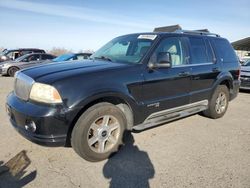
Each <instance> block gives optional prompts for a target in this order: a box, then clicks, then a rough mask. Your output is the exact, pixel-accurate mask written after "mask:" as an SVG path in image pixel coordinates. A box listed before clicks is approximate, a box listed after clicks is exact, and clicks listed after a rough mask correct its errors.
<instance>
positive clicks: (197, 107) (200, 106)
mask: <svg viewBox="0 0 250 188" xmlns="http://www.w3.org/2000/svg"><path fill="white" fill-rule="evenodd" d="M207 108H208V100H203V101H199V102H195V103H191V104H187V105H184V106H179V107H176V108H171V109H167V110H163V111H159V112H155V113H153V114H151V115H149V116H148V117H147V118H146V119H145V121H144V122H143V123H141V124H139V125H135V126H134V127H133V130H137V131H141V130H144V129H148V128H151V127H155V126H157V125H160V124H162V123H167V122H169V121H173V120H176V119H180V118H183V117H186V116H189V115H192V114H196V113H198V112H201V111H204V110H206V109H207Z"/></svg>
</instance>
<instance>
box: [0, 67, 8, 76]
mask: <svg viewBox="0 0 250 188" xmlns="http://www.w3.org/2000/svg"><path fill="white" fill-rule="evenodd" d="M0 69H1V70H0V74H2V75H7V74H8V73H7V72H8V69H7V68H0Z"/></svg>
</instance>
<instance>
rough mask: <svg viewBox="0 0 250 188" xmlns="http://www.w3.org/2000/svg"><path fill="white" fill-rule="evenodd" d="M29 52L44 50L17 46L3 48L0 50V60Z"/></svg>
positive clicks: (11, 58)
mask: <svg viewBox="0 0 250 188" xmlns="http://www.w3.org/2000/svg"><path fill="white" fill-rule="evenodd" d="M29 53H45V51H44V50H41V49H37V48H19V49H11V50H7V49H5V50H3V51H2V52H0V62H2V61H9V60H15V59H16V58H18V57H21V56H23V55H25V54H29Z"/></svg>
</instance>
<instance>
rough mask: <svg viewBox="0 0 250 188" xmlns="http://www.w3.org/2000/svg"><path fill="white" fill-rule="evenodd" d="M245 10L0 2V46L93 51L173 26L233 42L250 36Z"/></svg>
mask: <svg viewBox="0 0 250 188" xmlns="http://www.w3.org/2000/svg"><path fill="white" fill-rule="evenodd" d="M249 7H250V1H249V0H237V1H233V0H231V1H230V0H221V1H220V0H217V1H212V0H210V1H197V0H182V1H169V2H168V1H166V0H154V1H152V0H150V1H149V0H99V1H97V0H71V1H69V0H53V1H52V0H0V47H5V48H16V47H18V48H21V47H37V48H44V49H50V48H52V47H64V48H67V49H72V50H74V51H79V50H86V49H92V50H97V49H98V48H99V47H101V46H102V45H103V44H105V43H106V42H108V41H109V40H111V39H112V38H114V37H116V36H119V35H123V34H128V33H137V32H148V31H152V30H153V29H154V28H155V27H158V26H166V25H174V24H180V25H181V26H182V27H183V28H184V29H201V28H208V29H209V30H210V31H211V32H215V33H219V34H220V35H221V36H223V37H226V38H228V39H229V40H230V41H231V42H232V41H235V40H238V39H242V38H244V37H249V36H250V24H249V23H250V11H249Z"/></svg>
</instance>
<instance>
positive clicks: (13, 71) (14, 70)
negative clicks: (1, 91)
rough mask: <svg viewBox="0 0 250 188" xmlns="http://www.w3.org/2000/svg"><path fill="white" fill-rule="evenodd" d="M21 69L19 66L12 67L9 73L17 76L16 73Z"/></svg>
mask: <svg viewBox="0 0 250 188" xmlns="http://www.w3.org/2000/svg"><path fill="white" fill-rule="evenodd" d="M18 70H19V68H17V67H10V68H9V70H8V75H9V76H11V77H13V76H15V73H16V72H17V71H18Z"/></svg>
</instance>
